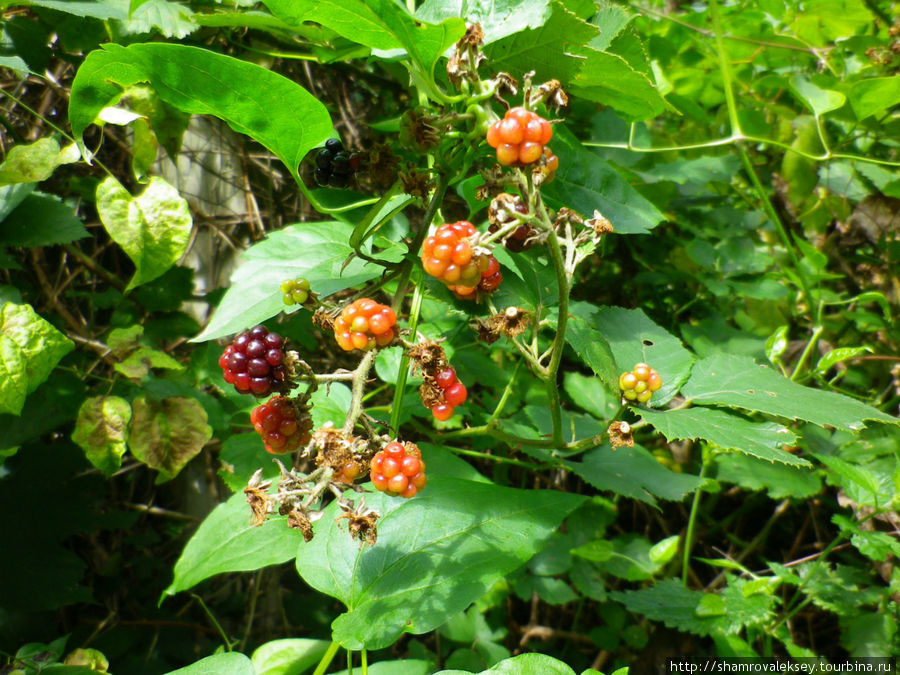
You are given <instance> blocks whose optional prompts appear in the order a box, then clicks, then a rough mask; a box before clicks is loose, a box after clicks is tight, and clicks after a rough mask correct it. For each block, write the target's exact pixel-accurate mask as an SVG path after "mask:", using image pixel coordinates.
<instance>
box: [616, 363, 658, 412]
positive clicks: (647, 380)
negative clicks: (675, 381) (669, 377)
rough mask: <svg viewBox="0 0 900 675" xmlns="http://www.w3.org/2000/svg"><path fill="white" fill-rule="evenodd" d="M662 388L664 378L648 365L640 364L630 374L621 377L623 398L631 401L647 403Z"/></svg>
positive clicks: (620, 386)
mask: <svg viewBox="0 0 900 675" xmlns="http://www.w3.org/2000/svg"><path fill="white" fill-rule="evenodd" d="M661 386H662V378H661V377H660V376H659V373H657V372H656V371H655V370H653V368H651V367H650V366H648V365H647V364H646V363H638V364H636V365H635V367H634V369H633V370H632V371H631V372H630V373H622V374H621V375H620V376H619V388H620V389H621V390H622V396H624V397H625V398H626V399H628V400H629V401H637V402H638V403H646V402H647V401H649V400H650V397H651V396H653V392H654V391H658V390H659V388H660V387H661Z"/></svg>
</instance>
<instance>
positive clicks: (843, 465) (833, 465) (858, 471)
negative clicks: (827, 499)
mask: <svg viewBox="0 0 900 675" xmlns="http://www.w3.org/2000/svg"><path fill="white" fill-rule="evenodd" d="M816 459H818V460H819V461H820V462H822V464H824V465H825V466H827V467H828V468H829V469H831V470H832V471H833V472H834V473H836V474H837V475H838V476H840V477H841V478H843V479H844V480H845V481H850V482H852V483H855V484H856V485H858V486H859V487H861V488H862V489H863V490H865V491H866V492H869V493H870V494H872V495H876V496H877V495H878V493H879V492H880V488H879V484H878V479H877V478H876V477H875V474H874V473H872V471H871V469H869V467H867V466H862V465H857V464H851V463H850V462H846V461H844V460H843V459H841V458H840V457H834V456H832V455H821V454H817V455H816ZM841 483H842V484H843V481H841Z"/></svg>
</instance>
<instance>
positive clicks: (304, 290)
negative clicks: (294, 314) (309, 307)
mask: <svg viewBox="0 0 900 675" xmlns="http://www.w3.org/2000/svg"><path fill="white" fill-rule="evenodd" d="M281 292H282V293H283V294H284V297H283V300H284V304H286V305H302V304H303V303H305V302H306V301H307V300H309V281H308V280H306V279H304V278H303V277H299V278H297V279H287V280H286V281H282V282H281Z"/></svg>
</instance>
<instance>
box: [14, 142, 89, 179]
mask: <svg viewBox="0 0 900 675" xmlns="http://www.w3.org/2000/svg"><path fill="white" fill-rule="evenodd" d="M77 160H78V152H77V151H76V150H75V147H74V146H72V145H70V146H68V147H66V148H64V149H62V150H60V149H59V143H57V142H56V140H55V139H53V138H42V139H40V140H38V141H35V142H34V143H29V144H28V145H15V146H13V147H12V148H10V150H9V153H8V154H7V155H6V159H4V160H3V163H2V164H0V186H2V185H13V184H16V183H37V182H40V181H42V180H47V179H48V178H50V176H51V175H52V174H53V170H54V169H56V167H58V166H59V165H60V164H68V163H70V162H74V161H77Z"/></svg>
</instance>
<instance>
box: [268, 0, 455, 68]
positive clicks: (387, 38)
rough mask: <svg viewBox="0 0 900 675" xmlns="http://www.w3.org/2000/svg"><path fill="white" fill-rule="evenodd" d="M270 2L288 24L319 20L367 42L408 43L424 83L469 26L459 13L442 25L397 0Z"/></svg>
mask: <svg viewBox="0 0 900 675" xmlns="http://www.w3.org/2000/svg"><path fill="white" fill-rule="evenodd" d="M264 4H265V5H266V6H267V7H268V8H269V9H270V10H271V11H272V13H273V14H274V15H275V16H277V17H278V18H279V19H281V20H282V21H284V22H285V23H287V24H291V25H299V24H300V23H302V22H304V21H315V22H317V23H320V24H322V25H323V26H325V27H327V28H330V29H331V30H333V31H335V32H336V33H337V34H338V35H341V36H342V37H345V38H347V39H348V40H352V41H353V42H357V43H359V44H362V45H365V46H366V47H371V48H373V49H382V50H387V49H397V48H402V49H405V50H406V51H407V53H408V54H409V57H410V59H411V60H412V62H413V64H414V66H415V67H414V69H413V72H416V71H418V74H419V75H421V76H422V77H421V78H417V80H418V81H419V82H420V83H421V84H423V85H428V84H429V83H430V81H431V79H432V77H431V76H432V72H433V70H434V64H435V63H436V62H437V60H438V58H439V57H440V56H441V54H443V53H444V52H445V51H447V49H448V48H450V46H451V45H453V43H454V42H456V41H457V40H459V38H461V37H462V36H463V34H464V33H465V32H466V24H465V22H464V21H463V20H462V19H460V18H458V17H453V18H448V19H446V20H444V21H442V22H441V23H439V24H437V25H434V24H428V23H424V22H422V21H417V20H416V19H415V18H414V17H413V16H412V15H410V14H409V12H408V11H407V10H406V8H405V7H404V6H403V5H402V4H401V3H398V2H395V1H394V0H366V2H362V1H361V0H324V1H323V0H264Z"/></svg>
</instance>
